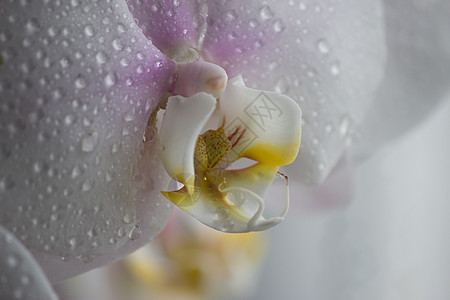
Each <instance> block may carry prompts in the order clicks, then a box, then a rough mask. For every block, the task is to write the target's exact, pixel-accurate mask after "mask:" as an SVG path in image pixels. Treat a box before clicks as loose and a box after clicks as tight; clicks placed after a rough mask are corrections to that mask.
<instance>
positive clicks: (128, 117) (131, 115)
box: [123, 107, 136, 122]
mask: <svg viewBox="0 0 450 300" xmlns="http://www.w3.org/2000/svg"><path fill="white" fill-rule="evenodd" d="M135 117H136V109H135V108H134V107H132V108H131V109H130V110H129V111H128V112H127V113H126V114H125V116H124V117H123V119H124V120H125V121H127V122H130V121H133V120H134V118H135Z"/></svg>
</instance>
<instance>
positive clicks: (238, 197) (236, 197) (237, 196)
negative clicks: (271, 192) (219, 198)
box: [226, 191, 246, 207]
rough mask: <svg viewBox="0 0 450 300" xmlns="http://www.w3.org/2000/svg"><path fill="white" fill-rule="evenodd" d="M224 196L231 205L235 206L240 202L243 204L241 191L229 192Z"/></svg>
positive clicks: (243, 196)
mask: <svg viewBox="0 0 450 300" xmlns="http://www.w3.org/2000/svg"><path fill="white" fill-rule="evenodd" d="M226 198H227V201H228V202H229V203H230V204H231V205H233V206H236V207H239V206H241V205H242V204H244V202H245V199H246V197H245V195H244V193H243V192H241V191H235V192H229V193H228V194H227V196H226Z"/></svg>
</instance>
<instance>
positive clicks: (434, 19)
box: [358, 0, 450, 156]
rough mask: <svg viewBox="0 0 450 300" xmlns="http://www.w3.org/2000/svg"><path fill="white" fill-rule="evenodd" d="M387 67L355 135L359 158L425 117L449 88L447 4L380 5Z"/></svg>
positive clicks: (441, 0)
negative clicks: (357, 137)
mask: <svg viewBox="0 0 450 300" xmlns="http://www.w3.org/2000/svg"><path fill="white" fill-rule="evenodd" d="M384 5H385V8H384V10H385V12H386V43H387V48H388V58H387V59H388V62H387V69H386V72H385V77H384V79H383V81H382V82H381V84H380V86H379V88H378V90H377V93H376V101H375V102H374V103H373V106H372V107H371V109H370V110H369V113H368V114H367V118H366V120H365V122H364V123H363V124H362V128H361V131H360V134H359V138H360V140H361V143H360V144H361V145H360V148H359V153H358V154H359V155H361V156H367V155H369V154H370V153H371V152H373V150H374V148H377V147H379V146H381V145H382V144H383V143H384V142H386V141H388V140H390V139H393V138H395V137H397V136H399V135H401V134H403V133H405V132H406V131H408V130H409V129H410V128H413V127H414V126H415V125H417V124H419V123H421V121H422V120H423V119H424V118H425V117H427V116H429V113H430V111H432V110H433V109H435V108H436V107H438V104H439V103H440V102H441V101H442V99H444V96H445V94H446V92H448V90H449V87H450V38H449V35H448V28H450V18H449V16H450V2H449V1H445V0H437V1H402V2H401V3H400V2H395V1H389V0H386V1H384Z"/></svg>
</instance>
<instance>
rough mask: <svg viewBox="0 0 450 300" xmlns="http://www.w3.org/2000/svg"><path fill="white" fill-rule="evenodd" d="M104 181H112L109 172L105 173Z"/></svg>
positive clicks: (111, 175)
mask: <svg viewBox="0 0 450 300" xmlns="http://www.w3.org/2000/svg"><path fill="white" fill-rule="evenodd" d="M105 180H106V182H111V181H112V180H113V174H112V173H111V172H110V171H106V172H105Z"/></svg>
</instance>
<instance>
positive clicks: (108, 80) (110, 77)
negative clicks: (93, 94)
mask: <svg viewBox="0 0 450 300" xmlns="http://www.w3.org/2000/svg"><path fill="white" fill-rule="evenodd" d="M116 80H117V75H116V73H114V72H109V73H108V74H107V75H106V77H105V85H106V86H107V87H111V86H113V85H114V84H115V83H116Z"/></svg>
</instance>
